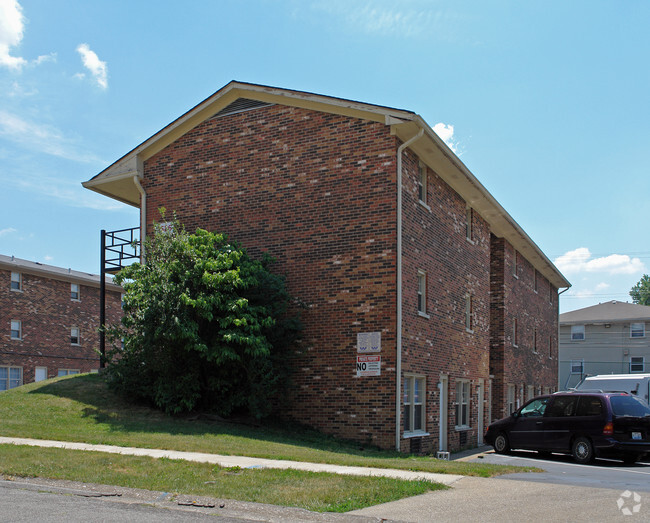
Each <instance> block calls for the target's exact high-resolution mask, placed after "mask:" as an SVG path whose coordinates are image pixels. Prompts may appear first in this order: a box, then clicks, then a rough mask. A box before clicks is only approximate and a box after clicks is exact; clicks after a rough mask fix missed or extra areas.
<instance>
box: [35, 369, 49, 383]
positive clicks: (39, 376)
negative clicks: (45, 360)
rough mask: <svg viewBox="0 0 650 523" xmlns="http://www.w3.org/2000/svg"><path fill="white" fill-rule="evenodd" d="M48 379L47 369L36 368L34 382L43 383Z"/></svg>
mask: <svg viewBox="0 0 650 523" xmlns="http://www.w3.org/2000/svg"><path fill="white" fill-rule="evenodd" d="M46 379H47V367H36V368H35V369H34V381H43V380H46Z"/></svg>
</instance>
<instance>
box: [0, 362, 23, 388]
mask: <svg viewBox="0 0 650 523" xmlns="http://www.w3.org/2000/svg"><path fill="white" fill-rule="evenodd" d="M22 384H23V368H22V367H0V390H9V389H13V388H15V387H19V386H20V385H22Z"/></svg>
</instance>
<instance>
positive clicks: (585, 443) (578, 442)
mask: <svg viewBox="0 0 650 523" xmlns="http://www.w3.org/2000/svg"><path fill="white" fill-rule="evenodd" d="M572 454H573V459H575V460H576V461H577V462H578V463H591V462H592V461H593V460H594V446H593V445H592V444H591V441H589V440H588V439H587V438H585V437H583V436H580V437H579V438H576V439H575V441H574V442H573V447H572Z"/></svg>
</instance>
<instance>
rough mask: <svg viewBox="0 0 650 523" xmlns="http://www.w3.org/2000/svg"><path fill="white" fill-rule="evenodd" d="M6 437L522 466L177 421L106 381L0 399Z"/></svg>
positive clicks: (42, 386) (481, 469)
mask: <svg viewBox="0 0 650 523" xmlns="http://www.w3.org/2000/svg"><path fill="white" fill-rule="evenodd" d="M0 419H1V420H2V423H0V435H1V436H15V437H28V438H37V439H53V440H60V441H80V442H86V443H95V444H111V445H120V446H133V447H145V448H161V449H173V450H184V451H199V452H209V453H214V454H230V455H245V456H252V457H261V458H274V459H290V460H296V461H310V462H316V463H334V464H340V465H354V466H371V467H383V468H398V469H408V470H422V471H428V472H441V473H452V474H463V475H473V476H483V477H488V476H493V475H497V474H503V473H507V472H512V471H515V470H516V471H517V472H522V471H523V470H525V469H521V468H517V467H506V466H494V465H483V464H472V463H460V462H446V461H441V460H435V459H432V458H428V457H414V456H404V455H400V454H397V453H395V452H389V451H380V450H377V449H373V448H361V447H360V446H359V445H358V444H355V443H350V442H345V441H341V440H337V439H334V438H331V437H327V436H323V435H322V434H320V433H317V432H315V431H310V430H306V429H304V428H301V427H297V426H287V424H286V423H284V424H281V425H280V424H277V425H272V424H270V425H265V426H261V427H252V426H247V425H239V424H234V423H227V422H217V421H205V420H200V419H199V420H190V419H181V418H172V417H169V416H166V415H164V414H162V413H160V412H158V411H155V410H152V409H149V408H145V407H140V406H136V405H129V404H125V402H124V401H123V400H122V399H121V398H120V397H118V396H116V395H114V394H113V393H112V392H111V391H110V390H108V389H107V387H106V385H105V383H104V381H103V380H102V378H101V377H100V376H98V375H96V374H95V375H93V374H90V375H80V376H70V377H65V378H57V379H54V380H49V381H46V382H40V383H32V384H28V385H25V386H23V387H19V388H17V389H12V390H10V391H7V392H3V393H2V394H0Z"/></svg>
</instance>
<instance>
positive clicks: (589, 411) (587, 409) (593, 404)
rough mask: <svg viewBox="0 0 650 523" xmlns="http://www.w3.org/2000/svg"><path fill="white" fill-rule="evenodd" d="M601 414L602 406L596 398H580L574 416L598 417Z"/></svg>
mask: <svg viewBox="0 0 650 523" xmlns="http://www.w3.org/2000/svg"><path fill="white" fill-rule="evenodd" d="M602 413H603V404H602V403H601V401H600V398H597V397H596V396H581V397H580V401H579V402H578V409H577V410H576V416H600V415H601V414H602Z"/></svg>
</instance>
